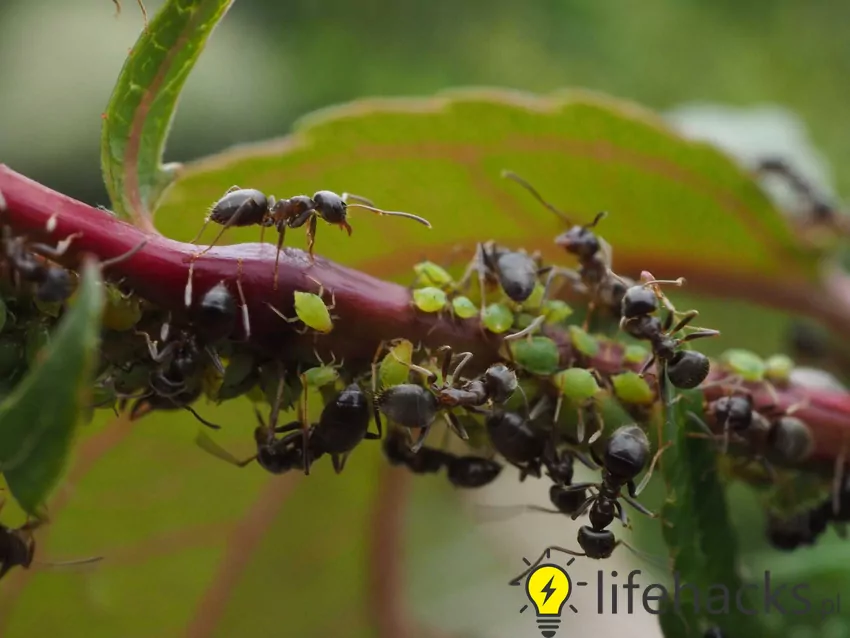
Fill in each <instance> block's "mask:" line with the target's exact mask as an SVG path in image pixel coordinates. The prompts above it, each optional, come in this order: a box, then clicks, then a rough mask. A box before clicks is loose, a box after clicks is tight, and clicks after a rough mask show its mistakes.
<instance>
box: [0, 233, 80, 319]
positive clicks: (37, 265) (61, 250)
mask: <svg viewBox="0 0 850 638" xmlns="http://www.w3.org/2000/svg"><path fill="white" fill-rule="evenodd" d="M3 234H4V237H3V252H4V253H5V255H6V258H7V259H8V260H9V263H10V264H11V266H12V268H13V269H14V271H15V272H16V273H17V274H18V276H19V277H20V278H21V279H22V280H24V281H26V282H28V283H31V284H35V286H36V292H35V297H36V299H38V300H39V301H41V302H44V303H59V302H62V301H65V300H66V299H67V298H68V297H69V296H70V295H71V292H72V290H73V286H72V283H71V275H70V274H69V273H68V271H67V270H65V269H64V268H62V267H61V266H54V265H52V264H48V263H45V261H44V260H42V259H40V258H38V257H37V256H36V255H35V254H34V253H38V254H41V255H45V256H47V257H50V258H54V259H55V258H58V257H61V256H62V255H64V254H65V253H66V252H67V251H68V248H69V247H70V245H71V242H72V241H73V240H74V239H76V238H77V237H79V236H80V234H79V233H75V234H73V235H70V236H69V237H67V238H66V239H64V240H63V241H61V242H59V244H58V245H57V246H56V247H55V248H54V247H53V246H48V245H47V244H29V245H28V244H27V241H26V239H25V238H23V237H13V236H12V235H11V229H10V228H9V227H4V229H3Z"/></svg>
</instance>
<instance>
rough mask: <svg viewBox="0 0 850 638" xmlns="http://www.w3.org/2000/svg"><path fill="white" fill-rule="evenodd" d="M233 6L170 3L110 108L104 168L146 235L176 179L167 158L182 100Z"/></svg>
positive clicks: (125, 72) (116, 202)
mask: <svg viewBox="0 0 850 638" xmlns="http://www.w3.org/2000/svg"><path fill="white" fill-rule="evenodd" d="M232 3H233V0H168V2H166V3H165V5H164V6H163V8H162V9H161V10H160V11H159V13H157V15H156V17H155V18H154V19H153V20H152V21H151V23H150V25H149V27H148V29H147V30H146V31H143V32H142V35H141V36H140V37H139V40H138V41H137V42H136V45H135V46H134V47H133V49H132V51H131V52H130V55H129V57H128V58H127V61H126V62H125V63H124V68H123V69H122V70H121V75H120V76H119V78H118V83H117V84H116V85H115V89H114V90H113V92H112V97H111V98H110V100H109V105H108V106H107V108H106V113H105V114H104V120H103V131H102V136H101V167H102V170H103V179H104V182H105V183H106V188H107V190H108V191H109V197H110V199H111V201H112V207H113V210H114V211H115V212H116V213H117V214H118V215H120V216H121V217H124V218H126V219H130V220H132V221H134V223H135V224H136V225H137V226H140V227H142V228H152V222H151V220H150V215H151V211H152V210H153V209H154V208H155V207H156V203H157V200H158V199H159V196H160V194H161V193H162V191H163V189H164V188H165V187H166V186H167V185H168V184H169V183H170V182H171V180H172V179H173V178H174V175H175V172H176V167H175V166H174V165H167V166H162V165H161V164H160V162H161V160H162V153H163V150H164V148H165V141H166V138H167V136H168V131H169V128H170V126H171V120H172V118H173V116H174V109H175V107H176V105H177V99H178V97H179V96H180V91H181V89H182V88H183V84H184V83H185V82H186V78H188V77H189V72H190V71H191V70H192V67H193V66H194V64H195V62H196V61H197V59H198V56H199V55H200V53H201V51H202V50H203V48H204V45H205V44H206V41H207V39H208V38H209V36H210V34H211V33H212V30H213V28H214V27H215V26H216V24H218V22H219V21H220V20H221V18H222V17H223V16H224V14H225V12H226V11H227V10H228V9H229V8H230V5H231V4H232Z"/></svg>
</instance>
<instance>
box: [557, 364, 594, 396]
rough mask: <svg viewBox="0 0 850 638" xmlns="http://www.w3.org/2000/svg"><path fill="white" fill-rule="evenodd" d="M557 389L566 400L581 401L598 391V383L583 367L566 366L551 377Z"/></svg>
mask: <svg viewBox="0 0 850 638" xmlns="http://www.w3.org/2000/svg"><path fill="white" fill-rule="evenodd" d="M552 382H553V383H554V384H555V387H556V388H558V391H559V392H560V393H561V396H563V397H564V398H565V399H567V400H568V401H571V402H573V403H583V402H584V401H587V400H588V399H592V398H593V397H594V396H596V393H597V392H599V389H600V388H599V383H598V382H597V381H596V377H594V376H593V374H592V373H591V372H589V371H588V370H585V369H584V368H567V369H566V370H561V371H560V372H558V373H556V374H555V375H554V376H553V377H552Z"/></svg>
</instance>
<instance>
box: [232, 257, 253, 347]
mask: <svg viewBox="0 0 850 638" xmlns="http://www.w3.org/2000/svg"><path fill="white" fill-rule="evenodd" d="M236 263H237V267H236V290H237V291H239V301H240V302H242V329H243V330H245V341H248V340H249V339H250V338H251V318H250V317H249V316H248V301H247V300H246V299H245V291H244V290H242V259H241V258H240V259H238V260H237V261H236Z"/></svg>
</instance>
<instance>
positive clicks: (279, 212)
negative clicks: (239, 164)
mask: <svg viewBox="0 0 850 638" xmlns="http://www.w3.org/2000/svg"><path fill="white" fill-rule="evenodd" d="M349 199H352V200H355V201H356V202H357V203H351V204H349V203H348V200H349ZM349 207H356V208H363V209H365V210H369V211H372V212H373V213H376V214H378V215H390V216H394V217H406V218H408V219H412V220H414V221H417V222H419V223H420V224H423V225H424V226H427V227H428V228H431V222H429V221H428V220H427V219H424V218H422V217H419V216H418V215H412V214H410V213H401V212H396V211H385V210H381V209H379V208H375V207H374V206H373V205H372V202H370V201H369V200H367V199H365V198H363V197H358V196H357V195H352V194H350V193H343V194H342V196H340V195H337V194H336V193H333V192H331V191H324V190H323V191H317V192H316V193H315V194H314V195H313V196H312V197H308V196H307V195H296V196H294V197H290V198H289V199H281V200H275V198H274V197H273V196H271V195H269V196H266V195H265V194H263V193H262V192H260V191H258V190H256V189H253V188H240V187H238V186H231V187H230V188H229V189H228V190H227V191H226V192H225V194H224V196H223V197H222V198H221V199H219V200H218V201H217V202H216V203H215V204H214V205H213V207H212V210H211V211H210V213H209V215H207V218H206V219H205V220H204V225H203V226H202V227H201V230H200V232H199V233H198V235H197V236H196V237H195V239H193V240H192V242H191V243H193V244H194V243H195V242H196V241H198V239H200V237H201V235H202V234H203V232H204V230H205V229H206V227H207V224H209V223H210V222H211V221H212V222H215V223H216V224H220V225H222V226H223V228H222V229H221V231H219V233H218V235H217V236H216V237H215V239H213V241H212V243H211V244H210V245H209V246H207V247H206V248H204V249H203V250H202V251H201V252H199V253H197V254H195V255H194V256H193V257H192V259H193V260H195V259H197V258H198V257H200V256H201V255H203V254H204V253H206V252H207V251H208V250H210V249H211V248H212V247H213V246H214V245H215V244H216V242H218V240H219V239H220V238H221V236H222V235H223V234H224V232H225V231H226V230H227V229H228V228H230V227H231V226H260V227H261V228H263V229H265V228H269V227H272V226H273V227H275V228H276V229H277V232H278V240H277V255H276V256H275V267H274V288H275V289H277V272H278V264H279V262H280V251H281V249H282V247H283V240H284V237H285V235H286V229H287V228H300V227H301V226H303V225H304V224H306V223H307V222H309V225H308V226H307V251H308V252H309V254H310V261H313V259H314V257H313V244H314V243H315V239H316V225H317V220H318V218H319V217H321V218H322V219H323V220H325V221H326V222H327V223H329V224H331V225H333V226H339V227H340V228H341V229H344V230H346V231H347V232H348V234H349V235H351V226H350V225H349V223H348V208H349Z"/></svg>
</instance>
